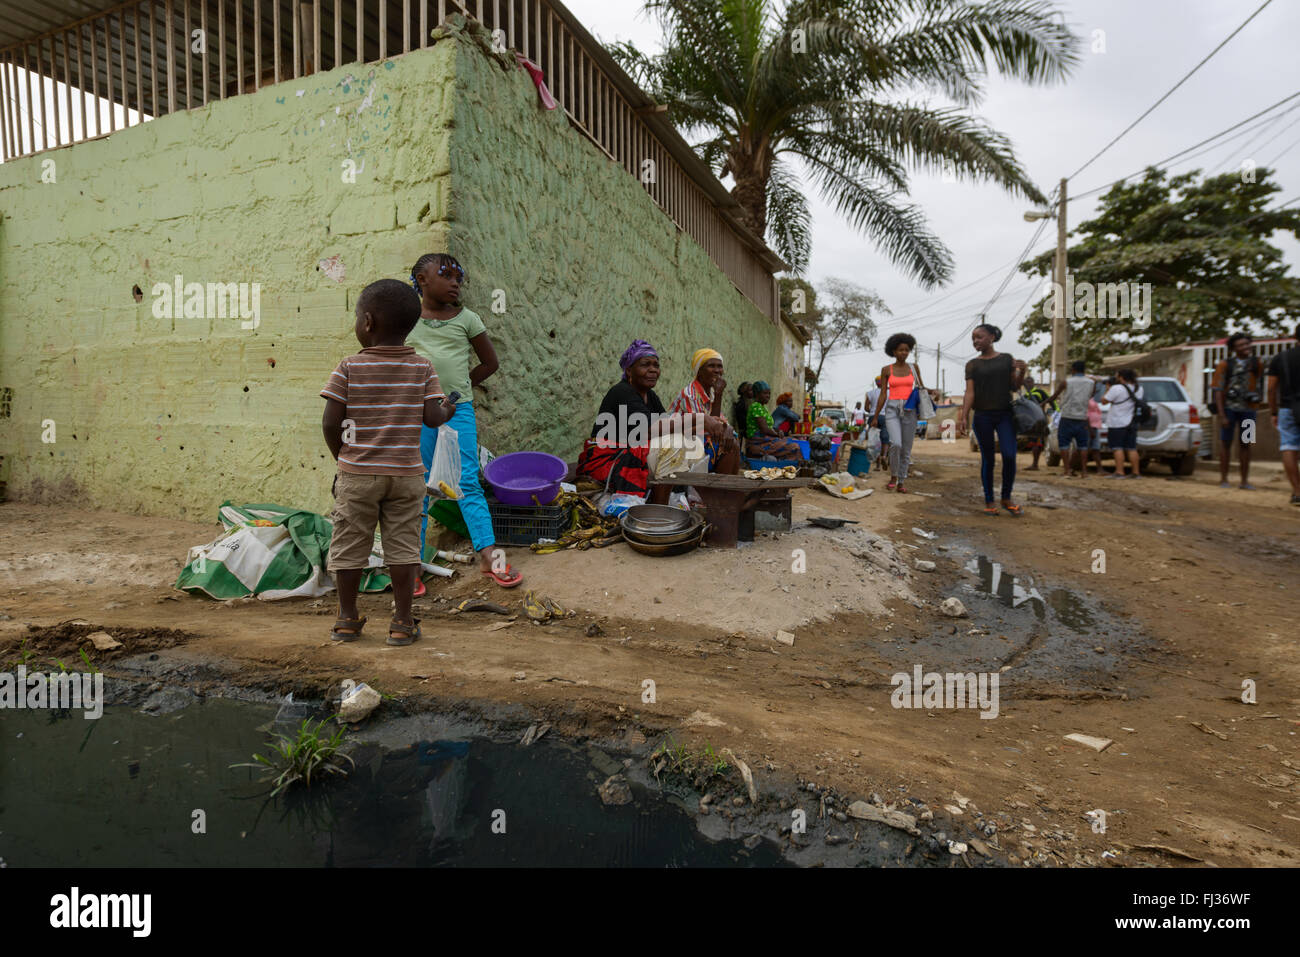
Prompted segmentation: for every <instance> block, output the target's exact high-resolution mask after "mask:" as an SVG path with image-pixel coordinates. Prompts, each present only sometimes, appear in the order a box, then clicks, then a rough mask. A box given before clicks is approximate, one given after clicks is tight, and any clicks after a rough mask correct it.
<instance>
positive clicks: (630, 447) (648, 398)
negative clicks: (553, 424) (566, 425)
mask: <svg viewBox="0 0 1300 957" xmlns="http://www.w3.org/2000/svg"><path fill="white" fill-rule="evenodd" d="M618 364H619V366H620V367H622V369H623V379H622V381H620V382H617V383H615V385H614V386H612V387H611V388H610V390H609V391H608V392H606V393H605V398H604V400H603V401H602V402H601V403H600V412H599V413H597V415H596V422H595V424H594V425H593V426H592V427H591V437H590V438H588V439H587V440H586V442H584V443H583V447H582V454H581V455H579V456H578V471H577V475H578V478H580V479H587V480H588V481H592V482H598V483H600V484H601V485H604V486H605V490H606V491H607V492H610V493H621V494H626V495H640V496H645V494H646V492H647V490H648V488H649V483H650V466H649V463H648V461H647V457H648V455H649V453H650V440H651V438H653V437H654V436H655V435H657V434H658V433H659V432H661V431H669V430H670V429H671V423H669V422H666V420H665V419H664V415H665V413H664V404H663V402H661V401H660V400H659V396H658V395H656V394H655V391H654V387H655V384H656V383H658V381H659V353H657V352H656V351H655V349H654V346H652V345H650V343H648V342H646V341H645V340H644V339H637V340H635V341H634V342H633V343H632V344H631V345H630V346H628V347H627V350H626V351H625V352H624V353H623V356H622V358H620V359H619V360H618Z"/></svg>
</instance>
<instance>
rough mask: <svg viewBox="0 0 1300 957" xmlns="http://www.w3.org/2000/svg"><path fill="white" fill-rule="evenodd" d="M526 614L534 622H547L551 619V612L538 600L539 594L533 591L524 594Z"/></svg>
mask: <svg viewBox="0 0 1300 957" xmlns="http://www.w3.org/2000/svg"><path fill="white" fill-rule="evenodd" d="M524 613H525V614H527V615H528V617H529V618H531V619H532V620H533V621H546V620H547V619H549V618H550V617H551V610H550V609H549V608H547V607H546V605H545V604H543V603H542V601H540V600H538V598H537V592H535V591H532V590H529V591H527V592H525V593H524Z"/></svg>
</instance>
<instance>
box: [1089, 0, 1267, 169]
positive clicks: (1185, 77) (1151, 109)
mask: <svg viewBox="0 0 1300 957" xmlns="http://www.w3.org/2000/svg"><path fill="white" fill-rule="evenodd" d="M1272 2H1273V0H1264V2H1263V3H1261V4H1260V5H1259V7H1258V9H1256V10H1255V12H1254V13H1252V14H1251V15H1250V16H1248V17H1247V18H1246V19H1245V20H1244V21H1243V22H1242V24H1241V26H1239V27H1237V29H1235V30H1233V31H1232V32H1231V33H1229V34H1228V36H1227V37H1226V38H1224V40H1223V42H1222V43H1220V44H1219V45H1218V46H1217V47H1215V48H1214V49H1213V50H1211V51H1210V52H1209V53H1207V54H1206V55H1205V57H1204V58H1203V59H1202V60H1201V62H1200V63H1198V64H1196V66H1194V67H1192V68H1191V70H1189V71H1188V72H1187V73H1186V74H1184V75H1183V78H1182V79H1181V80H1179V81H1178V82H1177V83H1175V84H1174V85H1173V86H1171V87H1170V88H1169V90H1168V92H1167V93H1165V95H1164V96H1162V97H1160V99H1158V100H1156V101H1155V102H1154V103H1152V104H1151V106H1149V107H1148V108H1147V110H1146V112H1144V113H1143V114H1142V115H1141V116H1139V117H1138V118H1137V119H1136V120H1134V121H1133V122H1132V123H1130V124H1129V125H1128V126H1126V127H1125V128H1124V129H1123V130H1122V131H1121V132H1120V134H1119V135H1118V136H1116V137H1115V138H1114V139H1113V140H1111V141H1110V142H1109V143H1107V144H1106V145H1105V146H1103V147H1102V148H1101V149H1100V150H1098V151H1097V152H1096V153H1095V154H1094V155H1093V156H1092V158H1091V159H1089V160H1088V161H1087V162H1086V163H1084V164H1083V165H1082V166H1080V167H1079V168H1078V169H1076V170H1075V171H1074V172H1073V173H1071V174H1070V175H1069V176H1067V177H1066V179H1074V178H1075V177H1076V176H1078V175H1079V174H1080V173H1082V172H1083V171H1084V170H1085V169H1087V168H1088V167H1089V166H1091V165H1092V164H1093V163H1095V162H1096V161H1097V159H1098V158H1099V157H1100V156H1101V155H1102V154H1103V153H1105V152H1106V151H1107V150H1108V149H1110V148H1111V147H1112V146H1114V145H1115V144H1116V143H1118V142H1119V141H1120V140H1121V139H1123V138H1124V136H1125V135H1127V134H1128V133H1129V132H1130V131H1131V130H1132V129H1133V128H1134V127H1135V126H1137V125H1138V124H1139V123H1141V122H1142V121H1143V120H1145V119H1146V118H1147V117H1148V116H1150V115H1151V114H1152V112H1154V111H1155V109H1156V107H1158V106H1159V105H1160V104H1161V103H1163V102H1164V101H1165V100H1167V99H1169V97H1170V96H1172V95H1173V93H1174V91H1175V90H1177V89H1178V88H1179V87H1180V86H1182V85H1183V84H1184V83H1186V82H1187V81H1188V80H1190V79H1191V78H1192V76H1193V75H1194V74H1195V73H1196V71H1197V70H1199V69H1200V68H1201V67H1203V66H1205V64H1206V63H1208V62H1209V61H1210V58H1211V57H1213V56H1214V55H1215V54H1216V53H1218V52H1219V51H1220V50H1222V49H1223V48H1224V47H1225V46H1227V45H1228V41H1230V40H1231V39H1232V38H1233V37H1235V36H1236V35H1237V34H1238V33H1240V32H1241V31H1242V30H1244V29H1245V28H1246V24H1248V23H1250V21H1251V20H1254V19H1255V18H1256V17H1257V16H1259V15H1260V14H1261V13H1263V12H1264V8H1265V7H1267V6H1268V5H1269V4H1270V3H1272Z"/></svg>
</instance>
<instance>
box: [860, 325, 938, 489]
mask: <svg viewBox="0 0 1300 957" xmlns="http://www.w3.org/2000/svg"><path fill="white" fill-rule="evenodd" d="M914 349H916V339H914V338H913V337H912V336H909V335H908V334H907V333H905V332H897V333H894V335H892V336H890V337H889V339H888V340H886V342H885V355H887V356H889V357H890V358H892V359H893V360H894V361H893V362H892V363H891V364H889V365H887V366H885V367H884V368H883V369H881V370H880V394H879V396H877V397H876V407H875V409H873V410H872V413H871V422H870V424H871V425H872V426H878V425H879V423H880V421H881V418H882V416H881V412H882V410H883V412H884V416H883V419H884V423H885V425H884V428H885V431H886V432H887V433H888V434H889V476H890V477H889V484H888V485H886V486H885V488H886V489H887V490H893V491H897V492H906V491H907V486H906V484H905V482H906V479H907V469H908V466H909V465H911V463H912V441H913V440H914V439H915V438H916V421H917V418H918V415H917V413H918V412H920V413H921V415H922V416H923V417H925V418H927V419H928V418H931V417H933V415H934V402H933V400H932V398H931V396H930V394H929V392H928V390H927V389H926V388H925V383H923V382H922V381H921V370H920V368H919V367H917V366H910V365H908V364H907V357H908V356H910V355H911V354H912V351H913V350H914Z"/></svg>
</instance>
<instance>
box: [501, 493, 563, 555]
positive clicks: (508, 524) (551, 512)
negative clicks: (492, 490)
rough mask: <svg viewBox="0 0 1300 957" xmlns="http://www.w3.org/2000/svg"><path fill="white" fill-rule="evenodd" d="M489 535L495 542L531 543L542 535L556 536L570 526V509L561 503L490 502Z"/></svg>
mask: <svg viewBox="0 0 1300 957" xmlns="http://www.w3.org/2000/svg"><path fill="white" fill-rule="evenodd" d="M488 511H489V512H491V514H492V534H493V535H494V536H495V537H496V540H497V544H498V545H531V544H533V543H534V542H536V541H537V540H538V539H541V538H559V537H560V536H561V535H562V534H563V533H564V532H565V531H566V530H567V529H568V527H569V521H570V519H571V517H572V516H571V515H570V511H569V509H568V508H566V507H565V506H563V505H541V506H537V505H502V504H501V503H500V502H489V503H488Z"/></svg>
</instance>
